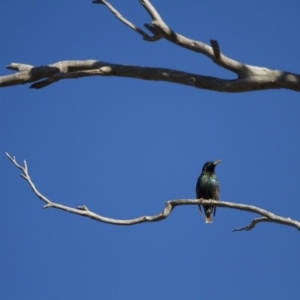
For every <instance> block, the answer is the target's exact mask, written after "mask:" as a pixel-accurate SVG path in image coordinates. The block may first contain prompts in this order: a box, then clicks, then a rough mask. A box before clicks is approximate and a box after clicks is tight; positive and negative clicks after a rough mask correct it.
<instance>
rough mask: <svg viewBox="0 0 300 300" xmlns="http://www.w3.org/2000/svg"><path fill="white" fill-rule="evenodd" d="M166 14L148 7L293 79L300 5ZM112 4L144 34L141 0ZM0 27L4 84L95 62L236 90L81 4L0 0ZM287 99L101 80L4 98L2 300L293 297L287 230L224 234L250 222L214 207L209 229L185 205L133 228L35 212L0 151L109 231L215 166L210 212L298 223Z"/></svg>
mask: <svg viewBox="0 0 300 300" xmlns="http://www.w3.org/2000/svg"><path fill="white" fill-rule="evenodd" d="M171 2H172V4H171ZM171 2H170V1H158V0H153V4H154V5H155V6H156V8H157V9H158V11H159V12H160V14H161V15H162V17H163V18H164V20H165V21H166V22H167V23H168V24H169V26H170V27H171V28H172V29H173V30H175V31H177V32H179V33H181V34H184V35H186V36H187V37H190V38H193V39H198V40H201V41H203V42H205V43H209V40H210V39H217V40H218V41H219V44H220V46H221V49H222V51H223V53H224V54H225V55H228V56H229V57H232V58H234V59H237V60H239V61H241V62H244V63H248V64H252V65H257V66H265V67H268V68H273V69H279V70H287V71H291V72H295V73H297V72H298V73H299V72H300V64H299V48H300V39H299V36H300V22H299V11H300V2H299V0H289V1H288V3H287V2H286V1H279V0H278V1H273V0H260V1H258V0H252V1H240V0H230V1H221V0H210V1H208V0H207V1H196V0H190V1H176V2H175V3H174V1H171ZM112 4H114V5H115V7H116V8H118V10H119V11H120V12H121V13H122V14H123V15H124V16H126V17H127V18H128V19H130V20H131V21H132V22H133V23H135V24H136V25H138V26H142V25H143V24H144V23H146V22H150V19H149V16H148V14H147V13H146V12H145V11H144V10H143V8H142V6H141V5H140V4H139V2H138V1H133V0H130V1H129V0H127V1H120V0H114V1H113V2H112ZM0 31H1V46H0V49H1V55H0V67H1V72H0V74H1V75H5V74H11V73H12V72H11V71H8V70H6V69H5V66H6V65H8V64H10V63H11V62H21V63H26V64H32V65H36V66H38V65H45V64H49V63H54V62H57V61H61V60H73V59H75V60H76V59H82V60H85V59H97V60H100V61H101V60H103V61H108V62H112V63H122V64H130V65H142V66H152V67H167V68H173V69H178V70H183V71H189V72H195V73H199V74H203V75H211V76H218V77H221V78H234V74H231V73H229V72H227V71H225V70H223V69H221V68H219V67H218V66H216V65H214V64H213V63H212V62H211V61H210V60H209V59H208V58H206V57H204V56H201V55H200V54H196V53H193V52H191V51H187V50H185V49H182V48H179V47H176V46H175V45H173V44H170V43H168V42H167V41H164V40H162V41H159V42H156V43H147V42H145V41H143V40H142V39H141V38H140V36H139V35H138V34H136V33H134V32H133V31H131V30H130V29H129V28H127V27H125V26H124V25H123V24H122V23H120V22H119V21H118V20H117V19H116V18H115V17H114V16H113V15H112V14H111V13H110V12H109V11H108V10H107V9H106V8H105V7H104V6H101V5H93V4H92V3H91V1H50V2H49V1H37V0H29V1H1V2H0ZM299 96H300V94H299V93H296V92H293V91H288V90H273V91H259V92H251V93H243V94H224V93H217V92H211V91H205V90H198V89H193V88H191V87H186V86H180V85H175V84H171V83H160V82H150V81H141V80H134V79H124V78H113V77H110V78H101V77H97V78H96V77H95V78H82V79H78V80H68V81H61V82H59V83H56V84H54V85H51V86H49V87H47V88H45V89H41V90H32V89H29V85H25V86H15V87H8V88H3V89H1V90H0V99H1V101H0V111H1V118H0V168H1V180H0V199H1V210H0V228H1V241H2V242H1V247H0V262H1V263H0V264H1V267H0V297H1V299H299V276H300V261H299V251H300V233H299V232H297V230H296V229H294V228H291V227H287V226H280V225H276V224H260V225H258V226H257V227H256V228H255V229H254V230H252V231H250V232H238V233H232V232H231V230H232V229H234V228H236V227H241V226H245V225H247V224H249V222H250V221H251V220H252V219H253V218H254V217H256V216H255V215H254V214H250V213H246V212H240V211H235V210H229V209H221V208H219V209H218V211H217V215H216V217H215V219H214V223H213V224H212V225H210V226H208V225H205V224H204V221H203V218H201V217H200V216H199V212H198V209H197V208H196V207H194V206H189V207H179V208H176V209H175V210H174V211H173V213H172V214H171V215H170V216H169V218H167V219H166V220H164V221H162V222H158V223H147V224H140V225H135V226H131V227H119V226H114V225H108V224H103V223H98V222H95V221H93V220H89V219H87V218H82V217H79V216H76V215H72V214H68V213H66V212H63V211H58V210H55V209H48V210H44V209H43V208H42V206H43V203H42V202H41V201H40V200H39V199H38V198H37V197H36V196H35V195H34V194H33V193H32V192H31V190H30V189H29V187H28V185H27V184H26V182H25V181H24V180H22V179H21V178H20V176H19V174H20V171H19V170H17V169H16V168H15V167H14V166H13V165H12V164H11V163H10V162H9V161H8V159H7V158H6V156H5V155H4V152H5V151H8V152H9V153H10V154H12V155H15V156H16V157H17V159H18V160H19V162H22V161H23V159H26V160H27V162H28V166H29V171H30V174H31V177H32V179H33V181H34V182H35V184H36V185H37V187H38V188H39V190H40V191H41V192H42V193H43V194H45V195H46V196H47V197H49V198H50V199H51V200H53V201H54V202H59V203H62V204H65V205H69V206H72V207H76V206H77V205H83V204H85V205H87V207H88V208H89V209H91V210H93V211H94V212H96V213H99V214H101V215H104V216H107V217H112V218H120V219H127V218H134V217H138V216H141V215H153V214H156V213H159V212H160V211H161V210H162V209H163V207H164V202H165V201H167V200H171V199H178V198H194V197H195V183H196V180H197V177H198V175H199V173H200V171H201V168H202V165H203V163H204V162H206V161H208V160H216V159H222V163H221V164H220V165H218V167H217V175H218V178H219V182H220V186H221V197H220V198H221V200H224V201H232V202H237V203H245V204H252V205H256V206H259V207H262V208H264V209H267V210H270V211H272V212H273V213H275V214H279V215H282V216H284V217H291V218H293V219H297V220H300V204H299V191H298V186H299V178H300V157H299V153H300V130H299V124H300V120H299V111H300V99H299Z"/></svg>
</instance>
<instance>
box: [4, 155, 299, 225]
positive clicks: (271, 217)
mask: <svg viewBox="0 0 300 300" xmlns="http://www.w3.org/2000/svg"><path fill="white" fill-rule="evenodd" d="M6 155H7V157H8V158H9V160H10V161H11V162H12V163H13V164H14V165H15V166H16V167H17V168H18V169H20V170H21V171H22V174H21V177H22V178H24V179H25V180H26V181H27V182H28V184H29V186H30V187H31V189H32V191H33V192H34V194H35V195H36V196H37V197H38V198H39V199H41V200H42V201H44V202H45V205H44V208H50V207H52V208H57V209H61V210H64V211H67V212H69V213H73V214H77V215H80V216H82V217H88V218H91V219H93V220H96V221H99V222H103V223H109V224H113V225H123V226H126V225H127V226H128V225H135V224H140V223H144V222H157V221H162V220H164V219H166V218H167V217H168V216H169V215H170V214H171V212H172V210H173V208H175V207H176V206H180V205H198V204H209V205H211V206H217V207H226V208H232V209H238V210H244V211H248V212H252V213H256V214H259V215H261V216H262V217H260V218H256V219H254V220H252V221H251V223H250V224H249V225H248V226H245V227H241V228H236V229H234V230H233V231H241V230H247V231H249V230H251V229H253V228H254V227H255V225H256V224H257V223H260V222H273V223H278V224H282V225H287V226H292V227H295V228H297V229H298V230H300V222H298V221H295V220H292V219H290V218H284V217H281V216H277V215H275V214H273V213H271V212H269V211H266V210H264V209H261V208H259V207H256V206H252V205H245V204H238V203H232V202H224V201H215V200H204V199H176V200H169V201H167V202H166V203H165V208H164V209H163V211H162V212H160V213H158V214H157V215H154V216H142V217H138V218H134V219H128V220H119V219H112V218H107V217H104V216H101V215H99V214H96V213H94V212H92V211H90V210H89V209H88V208H87V207H86V206H85V205H81V206H77V208H72V207H69V206H65V205H62V204H59V203H54V202H52V201H51V200H49V199H48V198H47V197H46V196H44V195H43V194H42V193H41V192H39V191H38V189H37V188H36V186H35V185H34V183H33V181H32V180H31V178H30V176H29V173H28V166H27V163H26V161H24V166H21V165H20V164H18V163H17V161H16V158H15V157H14V156H13V157H11V156H10V155H9V154H8V153H6Z"/></svg>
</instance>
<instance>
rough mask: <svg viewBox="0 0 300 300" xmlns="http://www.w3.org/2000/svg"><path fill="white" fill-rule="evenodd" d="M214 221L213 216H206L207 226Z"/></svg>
mask: <svg viewBox="0 0 300 300" xmlns="http://www.w3.org/2000/svg"><path fill="white" fill-rule="evenodd" d="M212 222H213V221H212V215H210V216H209V217H207V216H205V223H206V224H211V223H212Z"/></svg>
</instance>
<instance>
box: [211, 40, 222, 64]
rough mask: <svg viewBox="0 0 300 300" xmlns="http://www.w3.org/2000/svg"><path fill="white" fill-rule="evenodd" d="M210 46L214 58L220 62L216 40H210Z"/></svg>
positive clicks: (219, 51) (219, 52)
mask: <svg viewBox="0 0 300 300" xmlns="http://www.w3.org/2000/svg"><path fill="white" fill-rule="evenodd" d="M210 44H211V47H212V49H213V51H214V55H215V57H216V58H217V59H218V60H220V55H221V50H220V47H219V43H218V41H216V40H210Z"/></svg>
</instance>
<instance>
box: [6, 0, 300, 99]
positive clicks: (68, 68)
mask: <svg viewBox="0 0 300 300" xmlns="http://www.w3.org/2000/svg"><path fill="white" fill-rule="evenodd" d="M93 3H95V4H102V5H104V6H106V7H107V8H108V9H109V11H110V12H111V13H112V14H113V15H114V16H115V17H116V18H117V19H118V20H120V21H121V22H122V23H123V24H125V25H126V26H128V27H129V28H130V29H132V30H134V31H135V32H136V33H138V34H139V35H141V36H142V38H143V39H144V40H145V41H148V42H155V41H159V40H160V39H166V40H168V41H169V42H171V43H174V44H175V45H178V46H180V47H183V48H185V49H187V50H191V51H194V52H197V53H199V54H202V55H205V56H207V57H208V58H210V59H211V60H212V61H213V62H214V63H215V64H217V65H218V66H220V67H222V68H225V69H227V70H229V71H231V72H232V73H234V76H233V78H232V79H229V80H228V79H222V78H217V77H210V76H205V75H203V74H192V73H188V72H183V71H180V70H172V69H166V68H148V67H140V66H128V65H121V64H113V63H107V62H102V61H97V60H86V61H76V60H75V61H74V60H70V61H61V62H57V63H54V64H50V65H46V66H40V67H39V66H37V67H35V66H30V65H27V64H22V63H12V64H10V65H8V66H7V69H10V70H14V71H17V73H15V74H12V75H6V76H0V87H7V86H13V85H20V84H26V83H33V84H32V85H31V86H30V87H31V88H34V89H40V88H43V87H46V86H48V85H50V84H52V83H55V82H57V81H59V80H62V79H77V78H81V77H86V76H119V77H130V78H135V79H144V80H155V81H166V82H172V83H177V84H184V85H188V86H192V87H195V88H199V89H206V90H212V91H218V92H228V93H237V92H249V91H257V90H267V89H289V90H293V91H297V92H299V91H300V75H299V74H294V73H290V72H284V71H279V70H272V69H268V68H264V67H258V66H251V65H247V64H243V63H241V62H238V61H236V60H234V59H232V58H229V57H227V56H225V55H224V54H223V53H222V52H221V48H220V46H219V44H218V42H217V41H216V40H211V41H210V43H211V45H207V44H205V43H203V42H201V41H196V40H192V39H189V38H187V37H185V36H183V35H181V34H179V33H176V32H174V31H173V30H172V29H171V28H170V27H169V26H168V25H167V24H166V23H165V22H164V21H163V19H162V17H161V16H160V14H159V13H158V11H157V10H156V9H155V7H154V6H153V5H152V4H151V3H150V1H148V0H140V3H141V4H142V6H143V7H144V8H145V10H146V11H147V12H148V14H149V16H150V18H151V20H152V21H151V24H145V25H144V26H145V28H146V29H148V30H149V31H150V33H151V35H150V34H147V33H146V32H145V31H144V30H142V29H141V28H139V27H138V26H136V25H134V24H133V23H132V22H130V21H129V20H127V19H126V18H125V17H124V16H122V15H121V13H120V12H119V11H118V10H117V9H115V8H114V7H113V6H112V5H111V4H110V3H108V2H107V1H105V0H94V1H93Z"/></svg>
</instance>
